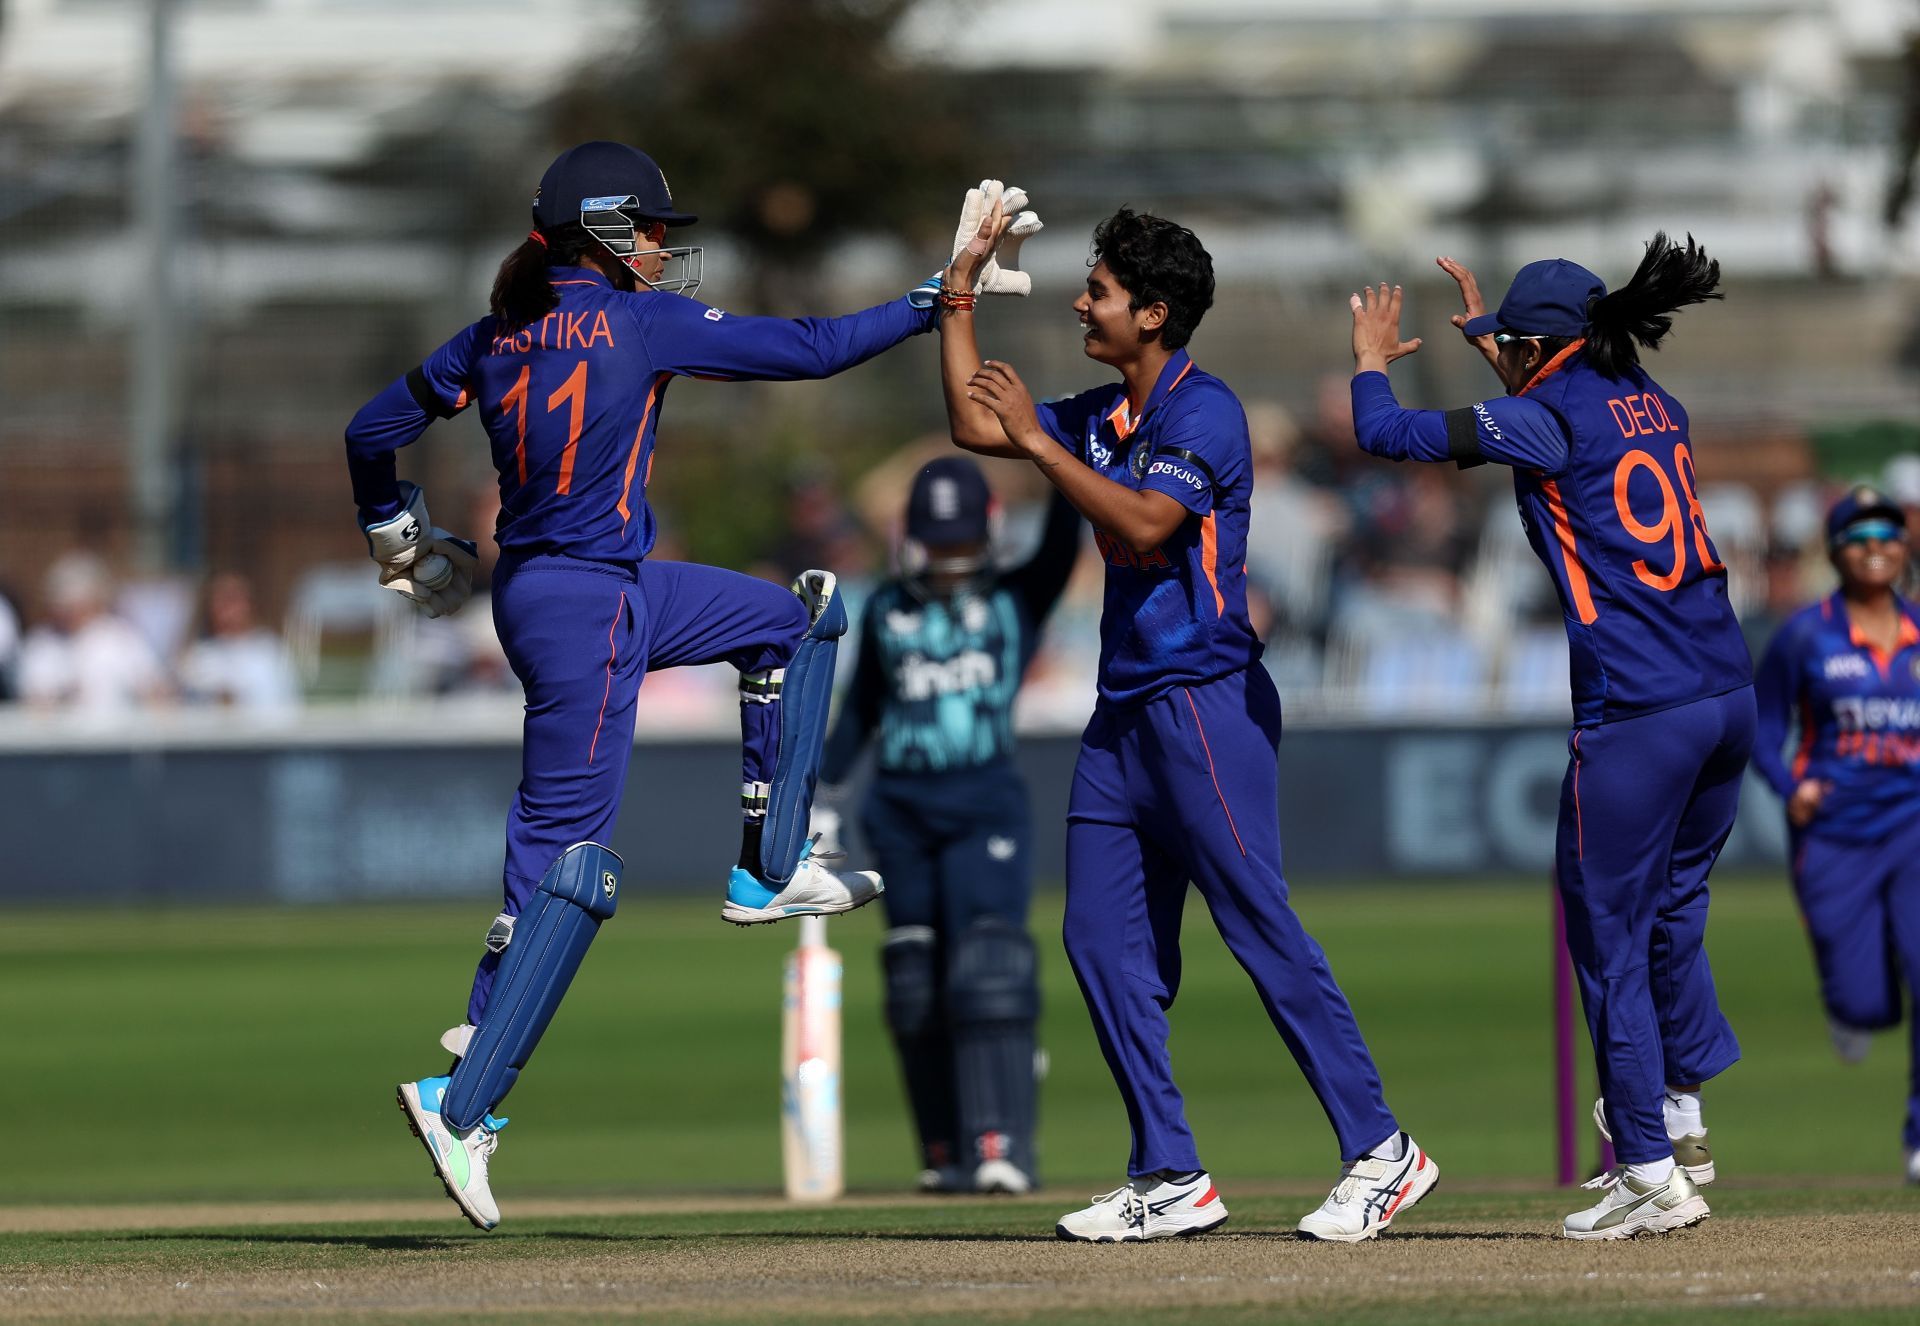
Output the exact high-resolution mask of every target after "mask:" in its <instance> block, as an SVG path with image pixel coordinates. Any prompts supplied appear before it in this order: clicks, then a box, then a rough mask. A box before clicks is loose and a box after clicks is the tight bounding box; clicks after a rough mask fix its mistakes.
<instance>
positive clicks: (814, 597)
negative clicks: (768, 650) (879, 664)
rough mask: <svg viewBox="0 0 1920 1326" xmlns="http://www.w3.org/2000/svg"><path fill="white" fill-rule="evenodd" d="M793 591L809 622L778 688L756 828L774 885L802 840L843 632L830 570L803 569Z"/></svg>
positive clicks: (765, 876)
mask: <svg viewBox="0 0 1920 1326" xmlns="http://www.w3.org/2000/svg"><path fill="white" fill-rule="evenodd" d="M793 592H794V593H795V594H797V595H799V596H800V601H801V602H802V603H805V604H806V605H807V611H808V615H809V617H811V618H812V622H813V624H812V625H811V626H809V627H808V628H807V633H806V635H804V636H803V637H801V640H800V645H799V648H797V649H796V650H795V651H794V655H793V662H791V663H789V664H787V675H786V680H785V683H784V684H783V685H782V687H781V692H780V751H779V754H778V755H776V756H775V757H774V762H773V788H772V791H770V792H769V793H768V795H767V822H766V827H765V828H764V829H762V830H761V834H760V878H761V879H762V880H763V881H764V882H765V883H766V884H767V885H768V886H769V887H771V888H773V889H774V890H776V891H778V889H779V888H780V886H781V885H783V884H785V883H786V882H787V881H788V880H790V879H792V878H793V872H794V868H795V867H796V866H798V865H799V864H800V849H801V848H802V847H804V846H805V845H806V841H807V818H808V815H809V813H810V812H811V811H812V809H813V788H814V784H815V783H817V782H818V781H819V779H820V748H821V747H822V746H823V745H825V744H826V740H827V708H828V706H829V705H830V704H832V703H833V660H834V654H835V652H836V651H837V650H838V649H839V647H840V637H841V636H843V635H845V634H846V633H847V608H846V604H844V603H843V602H841V599H840V588H839V582H838V581H836V580H835V579H834V575H833V572H831V571H804V572H802V573H801V575H800V578H799V579H798V580H796V581H794V582H793Z"/></svg>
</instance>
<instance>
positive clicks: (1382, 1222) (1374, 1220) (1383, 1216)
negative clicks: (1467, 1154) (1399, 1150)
mask: <svg viewBox="0 0 1920 1326" xmlns="http://www.w3.org/2000/svg"><path fill="white" fill-rule="evenodd" d="M1400 1137H1401V1139H1402V1140H1403V1141H1404V1143H1405V1144H1406V1153H1405V1154H1404V1155H1402V1156H1401V1157H1400V1159H1398V1160H1381V1159H1380V1158H1378V1157H1376V1156H1362V1157H1360V1159H1358V1160H1350V1161H1348V1162H1347V1163H1346V1164H1345V1165H1344V1166H1342V1167H1341V1170H1340V1182H1339V1183H1337V1184H1335V1185H1334V1188H1333V1191H1332V1192H1330V1193H1328V1194H1327V1200H1326V1201H1324V1202H1322V1203H1321V1204H1320V1209H1319V1210H1318V1211H1314V1212H1312V1213H1310V1214H1309V1215H1306V1216H1304V1217H1302V1219H1301V1221H1300V1223H1299V1225H1298V1226H1297V1227H1296V1232H1297V1233H1298V1234H1299V1235H1300V1237H1301V1238H1303V1239H1322V1240H1325V1241H1327V1242H1330V1243H1360V1242H1364V1241H1365V1240H1367V1239H1370V1238H1377V1237H1379V1234H1380V1231H1381V1230H1383V1229H1385V1228H1386V1227H1387V1226H1388V1225H1391V1224H1392V1223H1393V1218H1394V1217H1395V1216H1397V1215H1399V1214H1400V1213H1401V1212H1402V1211H1405V1210H1406V1209H1408V1208H1409V1207H1411V1206H1412V1205H1413V1204H1414V1203H1416V1202H1418V1201H1419V1200H1420V1199H1421V1198H1422V1197H1425V1196H1426V1195H1427V1194H1428V1193H1430V1192H1432V1191H1433V1189H1434V1185H1435V1184H1437V1183H1439V1182H1440V1167H1439V1166H1438V1165H1436V1164H1434V1163H1433V1157H1432V1156H1429V1155H1428V1154H1427V1153H1426V1152H1425V1151H1423V1150H1421V1149H1420V1144H1419V1143H1418V1142H1416V1141H1414V1140H1413V1138H1411V1137H1409V1136H1408V1135H1407V1134H1405V1133H1401V1134H1400Z"/></svg>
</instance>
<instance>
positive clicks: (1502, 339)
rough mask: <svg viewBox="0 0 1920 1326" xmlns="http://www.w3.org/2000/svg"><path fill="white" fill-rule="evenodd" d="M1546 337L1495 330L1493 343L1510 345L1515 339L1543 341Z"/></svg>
mask: <svg viewBox="0 0 1920 1326" xmlns="http://www.w3.org/2000/svg"><path fill="white" fill-rule="evenodd" d="M1546 339H1547V338H1546V337H1544V336H1516V335H1514V334H1513V333H1512V332H1495V333H1494V334H1493V343H1494V344H1495V345H1512V344H1513V343H1514V342H1515V341H1544V340H1546Z"/></svg>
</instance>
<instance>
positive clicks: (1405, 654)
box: [0, 378, 1920, 732]
mask: <svg viewBox="0 0 1920 1326" xmlns="http://www.w3.org/2000/svg"><path fill="white" fill-rule="evenodd" d="M1248 413H1249V423H1250V426H1251V432H1252V438H1253V453H1254V464H1255V475H1256V479H1255V485H1254V493H1253V520H1252V534H1251V538H1250V541H1249V546H1248V549H1247V575H1248V580H1249V585H1250V590H1251V592H1250V595H1249V599H1250V603H1251V607H1252V612H1253V614H1254V619H1255V621H1254V624H1255V627H1256V628H1257V629H1258V630H1259V631H1260V633H1261V635H1262V637H1263V638H1264V639H1265V640H1266V641H1267V653H1266V664H1267V667H1268V668H1269V669H1270V670H1271V671H1272V673H1273V674H1274V676H1275V679H1276V680H1277V681H1278V683H1279V685H1280V687H1281V692H1282V694H1283V695H1284V696H1285V697H1286V700H1287V703H1288V705H1289V707H1290V709H1291V710H1292V711H1293V712H1295V713H1296V714H1298V713H1323V714H1334V715H1340V716H1347V717H1357V718H1362V719H1365V718H1376V717H1377V718H1383V719H1386V718H1416V719H1417V718H1419V717H1422V716H1436V717H1437V716H1451V717H1458V716H1461V715H1475V714H1489V715H1491V714H1499V715H1507V716H1528V717H1539V718H1551V717H1554V716H1556V715H1560V714H1564V713H1566V712H1567V710H1568V706H1569V700H1568V695H1567V645H1566V637H1565V634H1564V631H1563V628H1562V625H1561V618H1560V612H1559V608H1558V605H1557V603H1556V601H1555V600H1554V597H1553V593H1552V589H1551V587H1550V585H1549V584H1548V581H1547V578H1546V577H1545V576H1544V575H1542V574H1541V573H1540V571H1539V568H1538V566H1537V565H1536V563H1535V561H1534V559H1533V557H1532V554H1531V553H1530V551H1529V550H1528V548H1527V546H1526V542H1525V535H1524V532H1523V531H1522V529H1521V527H1520V523H1519V521H1518V520H1517V519H1515V516H1514V507H1513V499H1512V491H1511V484H1510V480H1509V479H1508V477H1507V475H1506V473H1505V472H1504V471H1503V470H1501V469H1500V467H1497V466H1485V467H1482V468H1479V469H1475V470H1469V471H1458V470H1455V469H1452V468H1450V467H1445V466H1433V465H1402V466H1395V465H1389V464H1383V463H1381V462H1378V461H1375V460H1373V459H1371V458H1369V457H1366V456H1364V455H1363V454H1361V453H1360V452H1359V450H1358V449H1357V448H1356V447H1355V446H1354V445H1353V441H1352V438H1353V432H1352V421H1351V418H1350V417H1349V414H1348V394H1347V390H1346V380H1345V379H1344V378H1337V379H1333V378H1330V379H1329V380H1328V381H1327V382H1326V383H1324V384H1323V386H1322V388H1321V390H1320V392H1319V395H1318V399H1317V400H1316V401H1315V403H1314V406H1313V409H1312V411H1311V414H1310V415H1308V416H1297V415H1295V414H1293V413H1291V412H1289V411H1288V410H1286V409H1284V408H1283V407H1281V406H1279V405H1277V404H1273V403H1256V404H1254V405H1252V406H1251V407H1250V409H1249V412H1248ZM942 450H944V445H943V443H942V442H940V441H939V440H932V441H928V442H923V443H920V444H917V445H916V446H914V447H910V448H906V449H904V450H903V451H902V452H901V453H900V454H899V455H898V456H896V457H895V458H894V459H893V460H891V461H889V462H888V463H887V464H886V465H883V466H882V467H880V468H879V469H878V470H876V471H875V472H874V473H873V474H871V475H869V476H867V478H866V479H865V480H863V481H862V482H860V483H858V484H855V485H852V486H851V488H847V487H846V486H843V485H840V484H838V483H836V482H835V481H833V480H832V479H831V478H830V477H828V476H827V475H825V474H824V473H806V474H801V475H798V476H795V477H794V478H792V479H790V480H789V481H788V483H787V487H786V490H785V494H786V502H785V521H784V528H783V529H782V530H780V532H779V533H778V535H777V536H776V537H774V538H773V539H771V540H769V542H768V545H767V547H766V549H765V551H764V558H763V560H761V561H759V562H757V563H755V564H754V565H752V566H750V567H749V568H747V569H748V570H749V571H750V572H751V573H753V574H756V575H760V576H762V577H764V578H767V579H771V580H778V581H785V580H786V579H788V578H790V577H791V575H792V574H794V573H795V572H797V571H798V570H800V569H803V568H806V567H810V566H825V567H830V568H832V569H834V570H835V571H836V572H838V573H839V574H840V576H841V582H842V585H843V587H844V589H845V592H846V594H847V597H848V599H849V607H850V609H851V611H852V612H853V613H854V614H855V617H856V620H857V617H858V613H859V608H860V604H861V602H862V600H863V599H864V598H865V596H866V594H867V593H868V592H870V590H871V589H872V587H873V586H874V585H875V584H876V583H877V582H878V581H879V580H880V579H881V578H884V577H885V576H886V575H888V574H890V573H891V566H892V549H893V548H894V547H895V546H896V544H897V539H898V522H899V519H900V516H901V513H902V509H903V506H904V500H905V493H906V489H907V486H908V484H909V483H910V481H911V476H912V474H913V472H914V471H915V470H916V469H917V467H918V465H919V464H920V463H921V462H922V461H923V460H924V459H926V458H929V457H930V456H932V455H936V454H939V453H940V452H941V451H942ZM986 469H987V472H988V475H989V478H990V480H991V481H992V482H994V483H995V484H996V486H997V487H1000V488H1001V492H1002V498H1003V501H1004V504H1005V506H1006V508H1007V512H1008V519H1007V521H1006V524H1005V537H1004V539H1003V544H1004V546H1003V547H1002V548H1001V550H1000V553H1001V556H1002V558H1003V560H1006V561H1008V562H1013V561H1018V560H1019V559H1020V558H1021V557H1023V556H1024V555H1025V554H1026V551H1027V549H1028V548H1030V547H1031V546H1032V543H1033V541H1034V540H1036V539H1037V537H1038V528H1039V518H1040V515H1041V513H1042V509H1043V499H1044V497H1045V494H1044V493H1043V492H1042V491H1041V490H1040V489H1039V488H1038V487H1037V486H1035V484H1034V476H1033V475H1032V474H1031V473H1030V472H1029V470H1028V468H1027V467H1024V466H1015V465H1006V464H998V463H995V462H987V463H986ZM1853 477H1856V478H1870V479H1873V480H1874V481H1876V482H1878V483H1879V484H1880V485H1881V486H1882V487H1883V488H1884V489H1885V490H1886V491H1888V492H1890V493H1892V494H1894V495H1895V496H1896V497H1897V498H1898V499H1899V500H1901V501H1902V502H1904V503H1906V504H1908V505H1909V506H1912V507H1914V508H1916V512H1915V515H1916V520H1920V456H1911V455H1909V456H1901V457H1898V458H1896V459H1895V460H1893V461H1892V462H1891V463H1889V464H1888V465H1886V467H1885V469H1884V471H1883V472H1882V473H1879V474H1874V475H1860V476H1853ZM1841 486H1842V485H1840V484H1838V483H1823V482H1820V481H1815V480H1805V481H1802V482H1798V483H1795V484H1791V485H1789V486H1786V487H1784V488H1778V487H1776V488H1775V489H1773V490H1772V491H1770V492H1767V493H1764V494H1763V493H1762V492H1760V491H1759V490H1757V489H1755V488H1752V487H1749V486H1745V485H1743V484H1740V483H1733V482H1721V483H1717V484H1716V483H1709V484H1706V485H1704V486H1703V487H1702V489H1701V492H1700V498H1701V502H1702V505H1703V506H1704V508H1705V510H1706V513H1707V519H1708V524H1709V527H1710V528H1711V529H1712V531H1713V536H1714V540H1715V543H1716V545H1717V546H1718V548H1719V550H1720V553H1721V556H1722V558H1723V559H1724V560H1725V561H1726V563H1727V565H1728V567H1729V572H1730V575H1729V586H1730V592H1731V593H1732V595H1733V599H1734V605H1735V607H1736V609H1737V610H1738V611H1739V613H1740V616H1741V620H1742V622H1743V623H1744V624H1745V625H1746V628H1747V631H1748V635H1749V640H1750V643H1751V644H1752V646H1753V647H1754V649H1755V650H1756V651H1758V650H1759V649H1761V648H1763V647H1764V645H1765V642H1766V640H1767V639H1768V638H1769V637H1770V635H1771V633H1772V630H1773V628H1774V627H1775V625H1777V624H1778V623H1779V622H1780V621H1781V620H1782V619H1784V617H1785V616H1786V615H1787V614H1789V613H1790V612H1792V611H1793V610H1794V609H1795V608H1796V607H1798V606H1800V605H1801V604H1803V603H1805V602H1807V601H1808V600H1810V599H1812V598H1814V597H1816V596H1818V595H1820V594H1822V593H1825V592H1827V590H1828V589H1829V588H1830V587H1831V584H1832V575H1831V570H1830V568H1829V566H1828V564H1827V561H1826V555H1825V549H1824V547H1823V544H1822V540H1821V529H1822V518H1823V515H1824V512H1825V510H1826V507H1827V505H1828V503H1829V502H1830V501H1831V500H1832V498H1833V497H1834V496H1836V495H1837V493H1838V491H1839V490H1840V488H1841ZM496 511H497V505H496V503H495V500H494V498H493V496H492V494H491V492H485V493H480V494H476V495H475V497H474V500H473V502H472V504H471V506H470V509H469V510H468V511H467V512H466V513H465V515H466V519H467V521H468V522H469V523H470V524H471V526H472V527H473V528H474V529H476V530H481V529H490V528H491V525H492V520H493V516H494V514H495V512H496ZM665 524H666V525H667V526H668V528H669V530H670V529H671V527H672V518H671V513H668V514H667V517H666V520H665ZM482 548H483V565H482V567H481V579H480V583H481V584H482V585H484V584H485V577H486V575H487V573H488V572H490V570H491V559H492V556H493V554H494V553H495V551H496V550H495V549H494V547H493V545H492V542H491V540H486V539H483V540H482ZM685 555H686V554H685V552H684V550H683V549H682V548H680V547H679V546H678V545H677V544H676V543H675V542H674V540H673V538H672V537H671V535H670V534H667V535H663V536H662V540H661V542H660V544H659V546H658V547H657V548H656V551H655V556H656V557H661V558H678V557H683V556H685ZM1101 581H1102V573H1101V567H1100V563H1099V560H1098V558H1097V556H1095V555H1094V553H1093V552H1092V547H1091V541H1090V540H1089V541H1087V542H1086V543H1085V544H1084V545H1083V551H1082V558H1081V564H1080V566H1079V567H1078V569H1077V570H1076V572H1075V574H1074V577H1073V580H1072V582H1071V584H1070V586H1069V588H1068V591H1067V594H1066V597H1065V598H1064V599H1063V601H1062V603H1061V606H1060V607H1059V609H1058V610H1057V612H1056V614H1055V617H1054V619H1053V621H1052V623H1051V625H1050V627H1049V630H1048V632H1047V637H1046V641H1045V643H1044V645H1043V648H1042V650H1041V652H1040V654H1039V656H1038V657H1037V658H1036V660H1035V662H1034V665H1033V670H1032V672H1031V674H1030V677H1029V682H1028V685H1027V688H1026V690H1025V692H1024V693H1023V695H1022V699H1021V714H1020V717H1021V719H1022V722H1023V723H1024V724H1026V725H1028V726H1030V727H1043V728H1058V729H1070V728H1073V727H1076V726H1077V725H1078V724H1079V723H1081V722H1082V721H1083V720H1084V718H1085V716H1086V714H1087V712H1088V711H1089V710H1090V709H1091V707H1092V703H1093V684H1092V678H1093V675H1094V664H1095V660H1096V658H1097V655H1098V652H1099V632H1098V626H1099V616H1100V602H1101ZM258 598H259V596H258V590H257V586H256V585H255V584H254V583H253V582H252V581H251V580H250V579H249V578H248V577H247V576H246V575H244V574H241V573H239V572H236V571H232V570H222V571H219V572H216V573H213V574H210V575H208V576H206V577H205V578H204V580H202V581H201V582H199V583H197V584H190V583H184V582H181V581H177V580H153V579H143V580H133V581H127V582H124V583H123V582H120V581H117V580H116V579H115V577H114V575H113V574H112V572H111V570H110V568H109V567H108V566H107V565H106V563H105V562H103V561H102V560H101V559H100V558H99V557H97V556H95V555H93V554H91V553H87V552H80V551H75V552H69V553H66V554H64V555H63V556H61V557H59V558H58V559H56V560H55V561H54V562H53V563H52V565H51V566H50V568H49V569H48V570H47V572H46V574H45V576H44V577H43V580H42V583H40V584H39V585H36V586H18V585H16V586H11V587H7V586H4V585H0V700H5V701H10V702H15V703H17V704H18V705H19V706H22V707H24V708H26V709H28V710H32V711H40V712H61V713H65V714H69V715H72V716H74V717H75V718H77V719H79V720H82V721H94V722H99V723H104V724H109V725H111V724H113V723H115V722H117V721H120V720H123V719H126V718H127V717H129V716H131V715H135V714H137V713H139V712H143V711H151V710H153V709H155V708H157V707H181V708H185V707H212V708H220V709H225V710H229V711H232V712H234V713H236V714H241V715H244V716H245V717H246V718H247V719H248V720H249V721H253V722H259V723H273V722H276V721H284V720H287V719H290V718H291V717H292V716H294V715H295V714H297V713H298V712H299V711H300V709H301V707H302V705H303V704H305V703H307V702H309V701H312V700H315V699H322V700H361V701H367V700H373V701H381V700H386V701H394V700H416V699H421V698H428V697H432V698H442V699H465V700H470V701H472V702H474V703H478V704H493V705H495V706H497V707H499V708H500V709H501V710H502V712H509V711H510V710H511V708H512V707H513V706H514V705H516V704H517V703H518V699H519V687H518V685H517V683H516V681H515V679H514V677H513V676H512V674H511V672H510V670H509V669H508V667H507V664H506V660H505V658H504V657H503V656H502V654H501V652H500V648H499V645H498V642H497V641H496V639H495V637H494V632H493V627H492V620H491V617H490V615H489V612H488V606H487V598H486V596H485V594H484V593H480V594H476V596H475V598H474V600H473V601H472V603H471V604H470V605H469V607H468V608H467V609H466V610H465V611H463V612H462V613H460V614H459V615H458V616H456V617H453V618H449V619H444V620H428V619H425V618H422V617H419V616H417V615H415V614H414V613H413V612H412V610H411V609H410V608H409V607H408V606H407V605H406V604H405V603H404V602H402V601H401V600H400V599H399V597H398V596H397V595H393V594H389V593H385V592H383V591H381V590H379V589H378V588H377V587H376V586H375V584H374V576H373V572H372V569H371V567H370V566H368V565H364V564H352V563H348V564H327V565H321V566H316V567H313V568H310V569H309V570H307V571H306V572H305V573H304V575H303V576H302V578H301V579H300V581H299V582H298V584H297V585H296V586H295V587H294V589H293V591H292V593H291V594H290V595H289V596H288V601H287V604H286V607H285V609H284V611H283V612H279V613H273V614H268V613H265V612H263V611H262V609H261V606H260V603H259V601H258ZM847 671H849V669H843V670H842V672H843V675H844V674H845V673H846V672H847ZM735 704H736V690H735V678H734V675H733V673H732V671H731V670H730V669H728V668H726V667H725V666H724V665H719V666H714V667H709V668H691V669H680V670H676V671H672V672H666V673H662V674H659V675H656V676H654V677H652V678H650V679H649V680H648V682H647V689H646V691H645V702H644V703H643V704H642V705H641V706H640V723H641V726H642V727H643V728H652V729H659V730H675V731H686V732H702V731H720V730H724V729H729V728H730V727H731V725H732V724H733V723H734V721H735Z"/></svg>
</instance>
